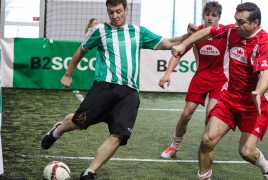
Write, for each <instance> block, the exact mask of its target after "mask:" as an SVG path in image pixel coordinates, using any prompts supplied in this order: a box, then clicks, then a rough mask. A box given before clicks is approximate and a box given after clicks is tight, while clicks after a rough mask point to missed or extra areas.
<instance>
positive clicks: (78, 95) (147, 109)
mask: <svg viewBox="0 0 268 180" xmlns="http://www.w3.org/2000/svg"><path fill="white" fill-rule="evenodd" d="M73 93H74V94H75V96H76V97H77V99H79V100H80V101H83V100H84V97H83V95H82V94H80V92H79V91H77V90H76V91H73ZM139 110H143V111H180V112H182V111H183V109H154V108H139ZM195 111H197V112H205V110H198V109H197V110H195Z"/></svg>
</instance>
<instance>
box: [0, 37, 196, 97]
mask: <svg viewBox="0 0 268 180" xmlns="http://www.w3.org/2000/svg"><path fill="white" fill-rule="evenodd" d="M1 45H2V48H3V49H4V50H3V67H2V71H3V73H2V74H3V76H4V77H5V78H3V81H2V85H3V87H14V88H34V89H62V85H61V83H60V80H61V78H62V76H63V74H64V73H65V71H66V69H67V67H68V65H69V63H70V60H71V58H72V56H73V54H74V53H75V51H76V49H77V48H78V47H79V46H80V45H81V42H78V41H77V42H76V41H58V40H57V41H52V40H49V39H44V38H37V39H34V38H15V39H2V40H1ZM95 56H96V49H93V50H91V51H89V52H88V53H87V54H86V56H85V57H84V58H83V59H82V60H81V62H80V63H79V64H78V66H77V68H76V69H75V71H74V75H73V84H72V85H71V88H70V89H73V90H88V89H89V88H90V87H91V85H92V83H93V78H94V71H95V60H96V58H95ZM171 56H172V55H171V52H170V51H154V50H144V49H143V50H141V64H140V91H152V92H187V89H188V85H189V83H190V80H191V78H192V76H193V74H194V73H195V70H196V63H195V58H194V55H193V53H192V51H189V52H188V53H187V54H186V55H184V56H183V57H182V59H181V61H180V63H179V65H178V66H177V67H176V68H175V70H174V72H173V73H172V74H171V84H170V86H169V87H166V88H165V89H162V88H160V87H159V86H158V82H159V80H160V78H161V77H162V76H163V75H164V73H165V71H166V69H167V67H168V62H169V60H170V58H171Z"/></svg>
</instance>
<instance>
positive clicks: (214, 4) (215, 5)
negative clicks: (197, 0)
mask: <svg viewBox="0 0 268 180" xmlns="http://www.w3.org/2000/svg"><path fill="white" fill-rule="evenodd" d="M211 12H218V14H219V15H220V16H221V12H222V6H221V4H220V3H219V2H218V1H209V2H207V3H206V5H205V7H204V9H203V15H204V14H205V13H211Z"/></svg>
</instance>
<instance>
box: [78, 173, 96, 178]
mask: <svg viewBox="0 0 268 180" xmlns="http://www.w3.org/2000/svg"><path fill="white" fill-rule="evenodd" d="M83 174H84V173H83V172H82V173H81V175H80V180H95V178H96V177H97V174H96V173H92V172H88V174H87V175H85V176H83Z"/></svg>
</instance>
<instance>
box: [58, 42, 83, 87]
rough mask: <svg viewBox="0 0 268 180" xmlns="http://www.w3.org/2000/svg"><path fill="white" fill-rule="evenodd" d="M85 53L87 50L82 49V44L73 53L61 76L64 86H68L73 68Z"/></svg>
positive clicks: (70, 82)
mask: <svg viewBox="0 0 268 180" xmlns="http://www.w3.org/2000/svg"><path fill="white" fill-rule="evenodd" d="M86 53H87V51H86V50H84V49H83V48H82V46H80V47H79V48H78V49H77V50H76V52H75V53H74V55H73V57H72V59H71V62H70V64H69V66H68V68H67V70H66V72H65V74H64V75H63V77H62V78H61V83H62V86H63V87H64V88H69V87H70V86H71V84H72V75H73V72H74V69H75V68H76V67H77V65H78V63H79V62H80V61H81V59H82V58H83V57H84V56H85V54H86Z"/></svg>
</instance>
